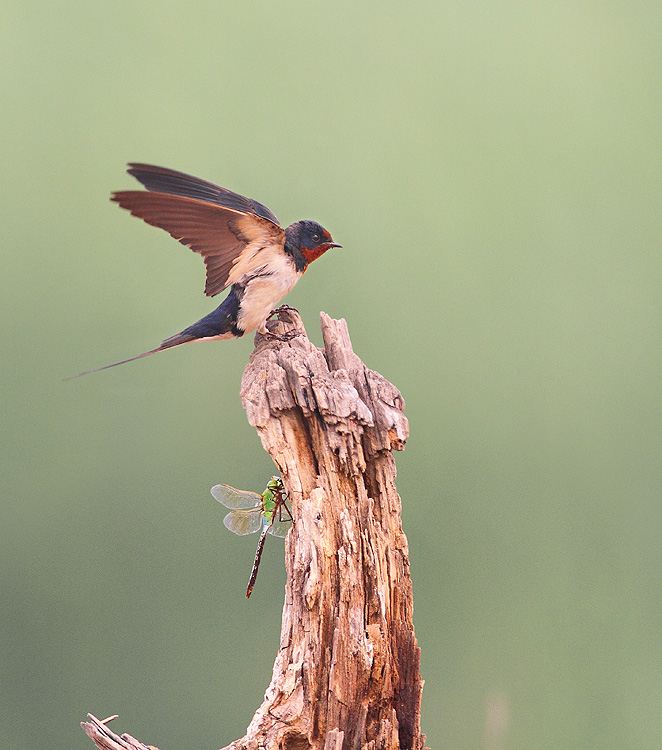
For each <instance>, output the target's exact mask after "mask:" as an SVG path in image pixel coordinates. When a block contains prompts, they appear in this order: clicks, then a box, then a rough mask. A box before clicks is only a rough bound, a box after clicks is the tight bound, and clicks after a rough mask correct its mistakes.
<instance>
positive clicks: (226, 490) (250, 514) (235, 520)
mask: <svg viewBox="0 0 662 750" xmlns="http://www.w3.org/2000/svg"><path fill="white" fill-rule="evenodd" d="M211 494H212V495H213V497H214V498H215V499H216V500H218V502H219V503H221V504H223V505H225V507H226V508H231V510H230V512H229V513H228V514H227V515H226V516H225V518H224V519H223V523H224V524H225V526H226V528H228V529H230V531H232V532H233V533H235V534H238V535H239V536H244V535H246V534H255V533H257V532H258V531H260V532H261V533H260V538H259V539H258V542H257V550H256V552H255V560H254V562H253V569H252V570H251V576H250V578H249V580H248V588H247V589H246V598H247V599H249V598H250V595H251V593H252V592H253V586H255V581H256V579H257V571H258V568H259V567H260V559H261V558H262V550H263V549H264V542H265V540H266V538H267V534H271V535H272V536H278V537H284V536H287V532H288V531H289V530H290V527H291V526H292V513H291V512H290V509H289V508H288V506H287V493H286V492H285V488H284V487H283V480H282V479H281V478H280V477H271V479H270V480H269V483H268V484H267V488H266V489H265V491H264V492H263V493H262V494H261V495H258V494H257V492H250V491H249V490H238V489H236V488H235V487H230V485H229V484H215V485H214V486H213V487H212V488H211Z"/></svg>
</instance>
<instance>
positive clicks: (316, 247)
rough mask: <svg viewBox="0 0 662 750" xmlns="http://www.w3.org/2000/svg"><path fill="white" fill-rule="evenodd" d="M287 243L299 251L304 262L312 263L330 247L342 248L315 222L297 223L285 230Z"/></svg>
mask: <svg viewBox="0 0 662 750" xmlns="http://www.w3.org/2000/svg"><path fill="white" fill-rule="evenodd" d="M285 232H286V236H287V241H288V243H290V244H291V245H293V246H294V247H298V249H299V250H301V253H302V255H303V257H304V258H305V259H306V262H308V263H312V262H313V261H314V260H316V259H317V258H319V257H320V255H323V254H324V253H325V252H326V251H327V250H329V249H330V248H332V247H342V245H339V244H338V243H337V242H334V241H333V238H332V237H331V235H330V234H329V233H328V232H327V230H326V229H324V227H323V226H322V225H321V224H318V223H317V222H316V221H297V222H296V224H291V225H290V226H289V227H288V228H287V229H286V230H285Z"/></svg>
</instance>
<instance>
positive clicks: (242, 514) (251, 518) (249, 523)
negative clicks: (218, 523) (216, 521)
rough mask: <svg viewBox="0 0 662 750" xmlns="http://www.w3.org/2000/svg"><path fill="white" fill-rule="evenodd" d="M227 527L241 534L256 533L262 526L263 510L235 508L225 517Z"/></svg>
mask: <svg viewBox="0 0 662 750" xmlns="http://www.w3.org/2000/svg"><path fill="white" fill-rule="evenodd" d="M223 523H224V524H225V527H226V528H228V529H230V531H232V532H233V533H235V534H238V535H239V536H244V535H246V534H254V533H255V532H256V531H259V530H260V529H261V528H262V512H261V511H260V509H259V508H252V509H251V510H233V511H230V513H228V514H227V516H225V518H224V519H223Z"/></svg>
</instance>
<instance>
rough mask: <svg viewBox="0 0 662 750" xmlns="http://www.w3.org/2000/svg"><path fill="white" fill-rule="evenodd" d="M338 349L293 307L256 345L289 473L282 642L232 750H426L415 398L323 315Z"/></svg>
mask: <svg viewBox="0 0 662 750" xmlns="http://www.w3.org/2000/svg"><path fill="white" fill-rule="evenodd" d="M321 319H322V335H323V337H324V349H323V350H322V349H318V348H317V347H315V346H314V345H313V344H312V343H311V342H310V341H309V340H308V338H307V337H306V334H305V330H304V328H303V325H302V323H301V319H300V317H299V315H298V313H296V311H294V310H291V309H286V310H283V311H282V312H280V313H279V320H278V321H277V322H274V323H272V324H271V329H272V331H273V332H274V333H280V334H283V333H287V334H290V335H291V332H297V333H298V334H299V335H297V336H294V337H292V338H291V339H290V340H288V341H287V342H286V343H284V342H279V341H274V340H273V339H269V338H266V337H262V336H258V337H256V341H257V343H256V347H255V351H254V353H253V356H252V357H251V361H250V363H249V365H248V367H247V368H246V371H245V373H244V378H243V381H242V389H241V397H242V402H243V404H244V408H245V409H246V412H247V415H248V420H249V422H250V423H251V424H252V425H254V426H255V427H256V428H257V430H258V433H259V435H260V438H261V440H262V445H263V446H264V448H265V450H266V451H267V452H268V453H269V454H270V455H271V457H272V458H273V460H274V462H275V463H276V465H277V466H278V468H279V469H280V471H281V474H282V476H283V482H284V484H285V488H286V490H287V492H288V494H289V496H290V500H291V503H292V512H293V515H294V525H293V528H292V530H291V531H290V534H289V537H288V539H287V547H286V554H285V559H286V566H287V574H288V576H287V586H286V589H285V606H284V610H283V622H282V630H281V642H280V650H279V652H278V656H277V657H276V663H275V664H274V670H273V677H272V680H271V684H270V685H269V688H268V689H267V692H266V695H265V699H264V703H263V704H262V706H260V708H259V709H258V711H257V712H256V714H255V716H254V717H253V720H252V722H251V723H250V725H249V727H248V730H247V734H246V736H245V737H243V738H242V739H240V740H237V741H236V742H233V743H232V744H231V745H229V746H228V748H232V750H239V749H240V748H247V749H248V748H257V747H267V748H293V749H294V750H304V749H305V748H324V747H337V748H344V749H345V750H348V749H349V748H403V749H405V748H416V749H418V748H423V745H424V741H425V738H424V735H422V734H421V732H420V703H421V690H422V681H421V678H420V673H419V661H420V651H419V648H418V646H417V643H416V638H415V636H414V627H413V621H412V589H411V580H410V577H409V559H408V555H407V539H406V537H405V535H404V533H403V531H402V525H401V519H400V510H401V506H400V497H399V496H398V493H397V490H396V487H395V462H394V459H393V450H402V449H403V448H404V445H405V442H406V440H407V436H408V424H407V419H406V417H405V416H404V414H403V409H404V401H403V399H402V396H401V395H400V393H399V391H398V390H397V389H396V388H395V387H394V386H393V385H392V384H391V383H389V382H388V381H387V380H385V379H384V378H383V377H382V376H381V375H379V374H378V373H376V372H373V371H372V370H369V369H368V368H367V367H366V366H365V365H364V364H363V362H362V361H361V360H360V359H359V358H358V357H357V356H356V354H354V351H353V350H352V345H351V342H350V339H349V334H348V332H347V325H346V323H345V321H344V320H332V319H331V318H329V317H328V316H327V315H325V314H324V313H322V315H321Z"/></svg>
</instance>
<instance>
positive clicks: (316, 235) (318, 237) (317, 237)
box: [313, 234, 322, 242]
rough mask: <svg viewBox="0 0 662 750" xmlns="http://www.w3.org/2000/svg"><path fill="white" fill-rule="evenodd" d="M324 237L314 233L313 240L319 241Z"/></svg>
mask: <svg viewBox="0 0 662 750" xmlns="http://www.w3.org/2000/svg"><path fill="white" fill-rule="evenodd" d="M321 239H322V238H321V237H320V236H319V234H314V235H313V242H319V241H320V240H321Z"/></svg>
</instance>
